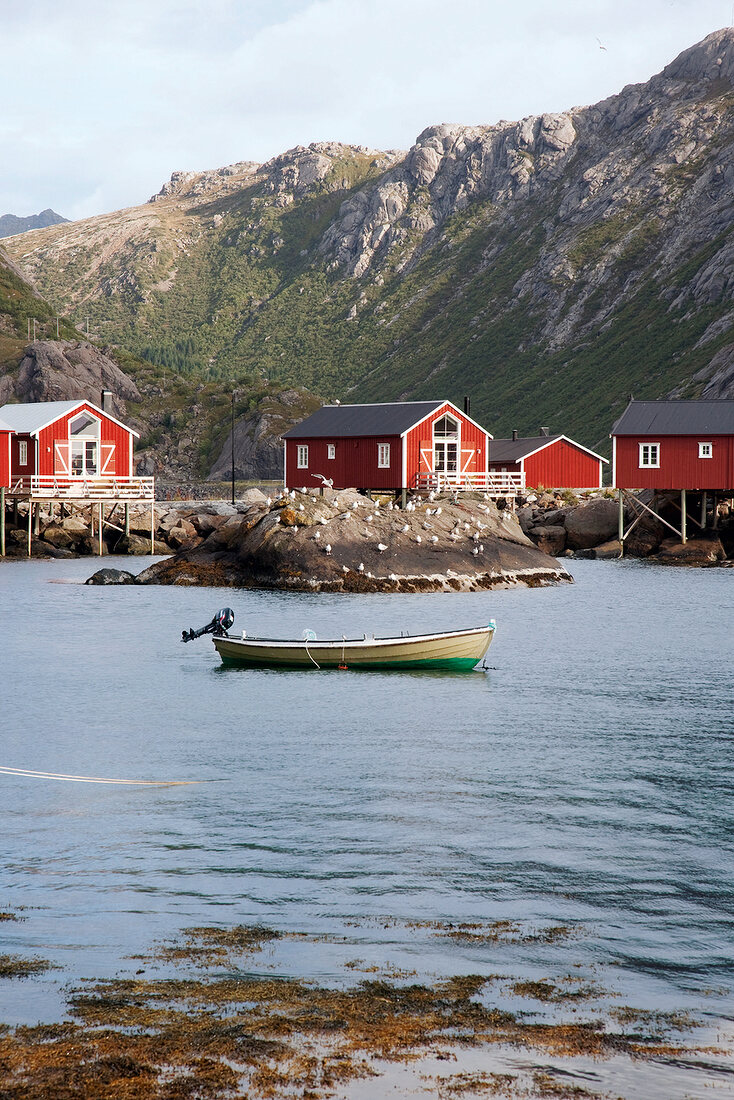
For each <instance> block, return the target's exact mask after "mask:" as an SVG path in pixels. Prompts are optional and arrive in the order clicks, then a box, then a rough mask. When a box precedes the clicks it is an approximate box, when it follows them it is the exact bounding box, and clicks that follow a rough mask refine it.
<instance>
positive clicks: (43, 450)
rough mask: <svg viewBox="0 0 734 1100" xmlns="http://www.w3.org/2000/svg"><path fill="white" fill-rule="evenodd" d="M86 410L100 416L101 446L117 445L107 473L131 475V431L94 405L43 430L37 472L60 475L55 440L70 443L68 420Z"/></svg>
mask: <svg viewBox="0 0 734 1100" xmlns="http://www.w3.org/2000/svg"><path fill="white" fill-rule="evenodd" d="M84 409H86V410H87V411H88V412H90V413H91V414H92V416H96V417H99V419H100V420H101V421H102V424H101V435H100V441H101V443H102V444H105V443H114V444H115V451H114V456H113V459H112V461H111V462H110V464H109V465H108V467H107V473H108V474H116V475H117V476H118V477H129V476H131V474H132V473H133V471H132V470H131V469H130V437H131V432H130V430H129V429H128V428H123V427H122V426H121V425H120V424H117V423H115V421H114V420H110V418H109V417H107V416H105V415H104V413H101V412H99V411H98V410H97V409H95V408H94V406H93V405H87V404H83V405H79V406H78V407H77V408H75V409H73V410H72V411H71V412H70V413H67V414H66V415H64V416H62V417H60V418H59V419H58V420H55V421H54V423H53V424H50V425H49V426H48V427H47V428H43V429H42V431H40V432H39V433H38V456H39V458H38V465H39V469H38V473H39V474H54V473H56V472H58V471H55V470H54V442H55V441H56V440H64V441H65V440H68V438H69V421H70V420H73V419H74V417H75V416H78V415H79V413H80V412H82V410H84ZM14 469H15V468H14ZM24 472H25V471H24ZM27 472H31V471H27Z"/></svg>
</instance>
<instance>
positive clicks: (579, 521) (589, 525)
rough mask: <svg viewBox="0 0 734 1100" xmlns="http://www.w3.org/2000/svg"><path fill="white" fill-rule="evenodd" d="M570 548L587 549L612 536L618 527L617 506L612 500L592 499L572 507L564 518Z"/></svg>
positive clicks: (606, 540)
mask: <svg viewBox="0 0 734 1100" xmlns="http://www.w3.org/2000/svg"><path fill="white" fill-rule="evenodd" d="M564 526H565V529H566V540H567V543H568V546H569V547H570V549H571V550H588V549H590V548H591V547H593V546H599V545H600V544H601V543H603V542H608V541H609V539H611V538H613V537H614V536H615V535H616V534H617V531H618V527H619V506H618V505H617V503H616V501H614V500H592V501H590V502H589V503H588V504H581V505H579V507H578V508H572V509H570V510H569V511H568V513H567V514H566V517H565V520H564Z"/></svg>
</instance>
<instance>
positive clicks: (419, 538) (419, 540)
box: [415, 535, 423, 542]
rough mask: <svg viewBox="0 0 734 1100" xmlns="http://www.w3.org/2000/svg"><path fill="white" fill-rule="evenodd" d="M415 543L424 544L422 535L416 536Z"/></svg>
mask: <svg viewBox="0 0 734 1100" xmlns="http://www.w3.org/2000/svg"><path fill="white" fill-rule="evenodd" d="M415 541H416V542H423V539H422V538H421V537H420V535H416V536H415Z"/></svg>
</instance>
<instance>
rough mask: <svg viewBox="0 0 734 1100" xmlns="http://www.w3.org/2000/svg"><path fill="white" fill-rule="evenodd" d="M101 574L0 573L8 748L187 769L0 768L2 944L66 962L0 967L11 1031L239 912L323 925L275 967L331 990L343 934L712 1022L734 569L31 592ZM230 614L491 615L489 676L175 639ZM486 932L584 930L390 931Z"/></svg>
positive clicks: (54, 761)
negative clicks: (358, 590) (304, 587)
mask: <svg viewBox="0 0 734 1100" xmlns="http://www.w3.org/2000/svg"><path fill="white" fill-rule="evenodd" d="M112 564H115V563H114V562H112ZM92 571H93V569H92V566H91V564H90V563H89V562H85V561H73V562H70V561H64V562H59V563H56V562H51V563H43V562H35V561H34V562H28V563H27V562H22V563H2V564H0V608H1V612H0V614H1V615H2V631H3V651H2V652H3V677H2V685H3V686H2V691H3V709H2V713H3V733H2V752H1V753H0V765H2V766H5V767H8V768H17V769H32V770H36V771H47V772H57V773H65V774H72V775H87V776H95V775H96V776H105V777H110V778H119V779H130V778H140V779H148V780H167V779H176V780H185V779H189V780H196V781H197V783H196V784H195V785H191V786H184V787H170V788H158V787H148V788H144V787H141V788H132V787H115V786H109V785H107V786H100V785H89V784H71V783H68V784H67V783H63V784H62V783H53V782H51V781H48V780H44V779H42V778H31V777H27V776H9V775H1V776H0V783H1V784H2V808H1V809H0V815H2V835H3V847H4V857H5V875H4V882H5V887H6V891H5V895H4V897H3V899H0V908H6V907H8V908H13V909H14V910H16V911H18V912H19V913H21V915H23V916H24V917H25V919H24V920H22V921H12V922H6V923H3V924H2V925H0V933H1V934H2V937H3V942H4V947H3V948H2V950H3V951H5V952H7V953H16V952H17V953H25V954H41V955H43V956H44V957H46V958H50V959H52V960H53V961H55V962H57V963H58V964H59V965H60V966H62V967H63V968H64V969H63V970H62V971H60V972H59V976H58V977H57V978H56V979H48V980H47V979H42V980H41V979H33V980H32V981H26V982H24V983H22V984H20V983H13V984H9V983H3V996H4V999H5V1005H6V1009H5V1018H6V1019H15V1018H17V1019H21V1020H29V1021H35V1020H36V1019H38V1018H48V1017H49V1013H52V1012H53V1010H54V1007H55V1006H56V1005H57V1003H58V1002H57V1001H55V1000H54V992H53V991H54V989H55V988H56V982H57V981H68V980H69V979H72V980H76V979H77V978H78V977H80V976H105V975H112V974H115V973H117V972H118V971H119V970H120V968H123V969H124V968H125V967H130V966H132V964H131V963H130V962H129V961H126V956H128V955H131V954H134V953H135V952H137V951H139V950H141V949H145V948H147V947H149V946H150V945H151V944H152V942H153V941H154V940H155V939H159V938H162V937H166V936H170V935H173V934H174V933H176V932H177V930H179V929H180V928H182V927H185V926H191V925H202V924H222V923H232V924H234V923H243V924H248V923H257V922H262V923H265V924H268V925H270V926H272V927H278V928H282V929H284V930H285V929H287V930H298V929H303V930H307V931H308V932H310V933H318V932H319V931H323V932H325V933H326V932H328V933H330V934H334V935H336V934H338V935H339V936H341V937H342V938H343V940H344V944H345V945H344V948H343V950H335V948H334V947H333V945H332V946H331V947H329V948H328V949H327V948H326V947H325V946H323V945H319V944H318V943H314V944H312V945H311V946H310V947H308V948H305V947H303V945H299V946H298V949H295V948H294V949H293V951H292V953H291V954H289V953H288V950H287V949H286V950H285V955H284V956H283V958H282V959H281V960H280V961H279V966H282V967H284V968H285V970H284V972H291V973H298V974H304V975H308V976H315V977H319V978H321V979H324V980H328V979H329V978H330V977H331V976H333V975H335V974H336V973H337V972H340V967H341V966H342V964H343V962H344V961H345V959H347V958H349V957H350V956H351V957H353V956H354V954H355V952H357V951H358V952H359V954H360V956H361V957H366V958H368V959H374V960H376V961H379V962H380V964H384V963H385V962H386V961H387V962H389V963H390V964H391V965H394V966H396V967H402V966H404V967H406V968H409V969H413V970H416V971H417V972H419V973H421V974H422V973H426V974H432V975H435V974H440V973H455V972H462V971H463V972H477V971H479V972H485V971H486V972H489V971H492V972H498V971H499V972H502V973H506V974H519V975H526V976H528V977H535V978H545V977H548V976H553V975H556V976H558V975H561V974H568V973H572V972H579V973H581V974H589V975H590V976H592V977H593V978H594V980H595V981H598V982H599V983H601V984H602V985H604V986H605V987H606V988H610V989H612V990H615V991H616V992H617V993H618V994H619V996H620V998H621V999H622V1000H623V1001H624V1002H625V1003H633V1004H635V1005H637V1006H639V1007H641V1008H657V1009H665V1010H670V1009H675V1010H680V1009H690V1010H692V1011H694V1012H701V1011H704V1012H706V1013H707V1014H708V1016H709V1018H710V1019H711V1020H716V1019H717V1017H718V1016H720V1015H722V1014H726V1006H727V1004H729V1003H730V997H731V991H732V984H733V982H732V963H731V950H730V947H731V944H730V930H731V924H730V922H731V916H732V905H733V902H734V871H733V870H732V860H731V856H732V847H734V830H733V829H732V826H733V825H734V811H733V810H732V799H731V794H732V785H733V781H732V742H733V739H734V723H733V722H732V708H731V699H732V688H733V687H734V683H733V680H734V677H733V675H732V662H731V636H730V624H731V621H732V610H733V609H734V597H733V596H732V584H731V575H730V574H729V573H728V572H727V571H726V570H715V569H708V570H673V569H663V568H657V567H650V566H644V565H638V564H635V563H616V562H614V563H612V562H610V563H596V562H577V563H573V571H574V574H575V577H576V580H577V583H576V584H575V585H574V586H572V587H568V586H564V587H562V588H557V589H542V590H518V591H508V592H495V593H467V594H454V595H427V596H395V595H390V596H375V595H371V596H364V597H362V596H342V595H308V594H279V593H265V592H242V593H238V592H233V591H232V590H226V592H222V591H212V590H199V589H193V590H192V589H179V588H161V589H157V588H148V587H146V588H139V589H138V588H135V587H120V588H97V587H84V586H81V585H78V584H50V583H48V582H49V581H52V580H59V579H61V578H66V579H68V580H78V579H83V578H85V577H86V576H87V575H88V574H89V573H90V572H92ZM222 604H228V605H231V606H233V607H234V609H235V612H236V613H237V620H238V621H237V627H238V629H243V628H246V629H248V632H252V633H257V634H259V635H270V636H276V637H277V636H280V637H287V636H294V637H300V636H301V634H302V632H303V630H304V629H305V628H309V629H314V630H315V631H316V633H317V634H319V635H320V636H328V635H329V634H331V635H334V634H336V635H337V636H341V635H342V634H347V635H350V634H352V635H358V636H361V635H362V634H363V633H368V634H369V633H376V634H383V635H385V634H389V633H393V632H394V633H398V634H399V633H400V631H401V630H409V631H410V632H412V633H418V632H421V631H430V630H442V629H452V628H455V627H457V626H458V627H463V626H470V625H479V624H481V623H483V622H486V621H487V619H488V618H496V620H497V634H496V636H495V639H494V641H493V643H492V647H491V649H490V651H489V654H488V657H487V661H488V664H490V665H491V666H492V667H491V668H490V669H489V670H488V671H487V672H477V673H473V674H465V673H462V674H455V673H442V672H427V673H411V672H401V673H396V672H393V673H381V672H370V673H369V674H368V675H366V674H365V673H364V672H350V671H347V672H320V673H317V672H316V670H313V671H303V672H302V671H277V670H276V671H267V670H262V671H260V670H240V669H235V668H232V669H224V668H223V667H222V666H221V665H220V664H219V662H218V659H217V657H216V654H215V653H214V650H213V647H212V645H211V641H210V639H207V638H202V639H201V640H199V641H197V642H193V643H190V644H189V645H186V646H184V645H182V644H181V642H180V640H179V639H180V633H181V629H182V628H183V627H184V626H187V625H188V624H189V622H199V621H201V622H205V621H208V620H209V619H210V618H211V615H212V614H213V612H214V611H215V610H216V608H217V607H219V606H221V605H222ZM21 907H25V908H21ZM358 919H359V920H362V921H367V924H360V925H357V924H355V923H354V922H355V921H357V920H358ZM502 919H508V920H516V921H521V922H523V923H524V924H528V922H529V923H530V924H533V925H538V926H546V925H569V926H573V927H574V928H576V929H577V930H578V932H577V934H576V935H574V936H573V937H570V938H569V939H567V940H562V941H558V942H551V943H539V942H536V943H529V942H520V943H498V944H493V945H492V946H491V948H490V947H488V946H487V945H486V944H485V945H483V946H474V947H472V946H471V945H470V944H464V945H458V946H457V945H456V944H451V943H448V942H447V941H446V940H441V939H440V938H435V937H434V938H431V937H430V936H429V937H422V938H420V939H418V940H417V939H416V937H415V935H414V934H412V933H410V934H408V932H406V930H405V929H406V924H405V922H410V921H416V920H440V921H472V920H479V921H487V920H490V921H494V920H502ZM391 921H392V922H393V923H391ZM400 922H403V923H402V924H401V923H400ZM385 926H386V927H385ZM579 967H580V969H579ZM288 968H290V969H288ZM687 1087H688V1093H689V1094H690V1095H697V1093H696V1092H695V1088H697V1087H698V1086H697V1085H692V1084H691V1083H690V1082H689V1084H688V1086H687ZM691 1089H694V1091H691ZM650 1095H652V1093H651V1094H650ZM660 1095H661V1097H662V1096H667V1095H671V1096H672V1095H675V1094H674V1093H665V1092H661V1093H660ZM681 1095H684V1093H683V1092H681Z"/></svg>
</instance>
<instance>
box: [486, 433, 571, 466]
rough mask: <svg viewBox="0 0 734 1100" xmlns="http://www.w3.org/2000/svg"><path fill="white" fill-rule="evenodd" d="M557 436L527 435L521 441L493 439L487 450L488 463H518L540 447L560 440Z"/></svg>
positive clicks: (559, 436) (560, 437)
mask: <svg viewBox="0 0 734 1100" xmlns="http://www.w3.org/2000/svg"><path fill="white" fill-rule="evenodd" d="M562 438H563V437H562V436H561V435H560V434H558V435H529V436H523V437H522V439H493V440H492V443H491V445H490V448H489V461H490V462H520V460H521V459H523V458H525V457H526V456H527V455H531V454H532V453H533V451H537V450H538V448H540V447H545V446H547V444H548V443H553V442H554V440H556V439H562Z"/></svg>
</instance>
